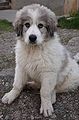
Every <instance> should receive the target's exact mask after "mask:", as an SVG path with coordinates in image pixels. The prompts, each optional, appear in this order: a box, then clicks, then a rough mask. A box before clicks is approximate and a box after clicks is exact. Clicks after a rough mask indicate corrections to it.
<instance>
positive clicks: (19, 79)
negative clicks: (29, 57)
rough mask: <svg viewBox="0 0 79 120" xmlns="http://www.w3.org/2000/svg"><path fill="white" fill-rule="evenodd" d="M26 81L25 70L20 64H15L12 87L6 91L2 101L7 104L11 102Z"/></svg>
mask: <svg viewBox="0 0 79 120" xmlns="http://www.w3.org/2000/svg"><path fill="white" fill-rule="evenodd" d="M26 81H27V78H26V80H25V71H24V70H23V68H22V67H21V66H19V65H17V66H16V69H15V78H14V83H13V88H12V90H11V91H10V92H8V93H6V94H5V95H4V96H3V98H2V102H3V103H8V104H10V103H12V102H13V101H14V100H15V99H16V97H18V96H19V94H20V92H21V90H22V88H23V86H24V85H25V83H26Z"/></svg>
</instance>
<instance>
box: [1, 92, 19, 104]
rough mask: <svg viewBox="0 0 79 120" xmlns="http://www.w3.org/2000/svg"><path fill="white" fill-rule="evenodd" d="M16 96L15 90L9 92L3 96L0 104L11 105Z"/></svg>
mask: <svg viewBox="0 0 79 120" xmlns="http://www.w3.org/2000/svg"><path fill="white" fill-rule="evenodd" d="M18 94H19V92H18V91H17V90H11V91H10V92H8V93H6V94H5V95H4V96H3V98H2V102H3V103H4V104H11V103H12V102H13V101H14V99H15V98H16V97H17V96H18Z"/></svg>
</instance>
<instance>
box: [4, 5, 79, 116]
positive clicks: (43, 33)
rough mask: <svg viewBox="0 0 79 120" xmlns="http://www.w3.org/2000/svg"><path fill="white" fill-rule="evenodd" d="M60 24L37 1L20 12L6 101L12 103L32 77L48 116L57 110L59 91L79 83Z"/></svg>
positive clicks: (76, 68)
mask: <svg viewBox="0 0 79 120" xmlns="http://www.w3.org/2000/svg"><path fill="white" fill-rule="evenodd" d="M56 25H57V20H56V16H55V14H54V13H53V12H52V11H51V10H49V9H48V8H46V7H44V6H40V5H38V4H33V5H29V6H25V7H24V8H23V9H21V10H19V11H18V12H17V14H16V18H15V22H14V28H15V31H16V34H17V43H16V50H15V53H16V68H15V78H14V84H13V88H12V90H11V91H10V92H9V93H6V94H5V95H4V97H3V98H2V102H3V103H8V104H10V103H12V102H13V101H14V99H15V98H16V97H18V95H19V94H20V92H21V90H22V89H23V87H24V85H26V84H27V82H28V81H29V80H30V79H32V80H33V81H34V82H35V83H36V84H37V86H39V87H40V97H41V107H40V113H43V114H44V116H45V117H47V116H51V115H52V113H53V112H54V109H53V106H52V104H54V103H55V102H56V93H57V92H65V91H67V90H69V89H72V88H76V87H77V86H78V85H79V67H78V65H77V63H76V61H75V60H74V59H72V58H71V57H70V55H69V53H68V51H67V50H66V49H65V47H64V46H63V45H61V43H60V38H59V36H58V34H57V32H56Z"/></svg>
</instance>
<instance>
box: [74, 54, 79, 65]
mask: <svg viewBox="0 0 79 120" xmlns="http://www.w3.org/2000/svg"><path fill="white" fill-rule="evenodd" d="M74 59H75V61H76V62H77V63H78V64H79V53H77V54H76V55H75V56H74Z"/></svg>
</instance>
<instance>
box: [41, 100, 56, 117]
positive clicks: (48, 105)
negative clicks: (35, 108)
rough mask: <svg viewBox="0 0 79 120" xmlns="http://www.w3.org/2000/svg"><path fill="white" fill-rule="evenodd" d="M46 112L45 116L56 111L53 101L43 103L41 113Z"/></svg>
mask: <svg viewBox="0 0 79 120" xmlns="http://www.w3.org/2000/svg"><path fill="white" fill-rule="evenodd" d="M42 113H43V114H44V116H45V117H48V116H52V115H53V113H54V109H53V106H52V104H51V102H44V103H42V104H41V108H40V114H42Z"/></svg>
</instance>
